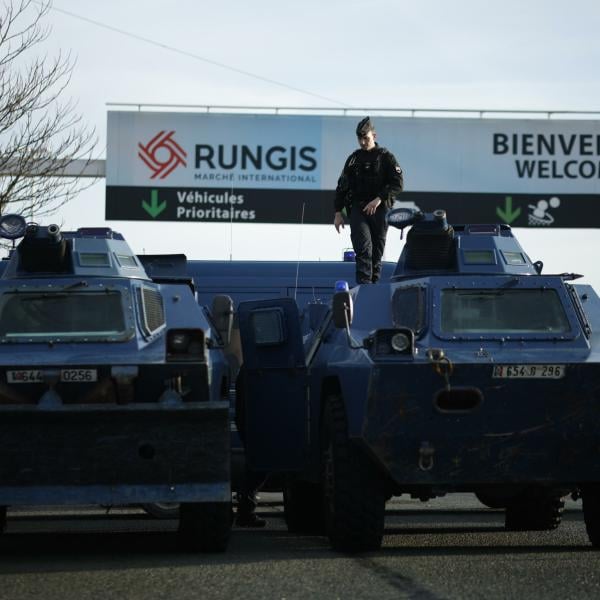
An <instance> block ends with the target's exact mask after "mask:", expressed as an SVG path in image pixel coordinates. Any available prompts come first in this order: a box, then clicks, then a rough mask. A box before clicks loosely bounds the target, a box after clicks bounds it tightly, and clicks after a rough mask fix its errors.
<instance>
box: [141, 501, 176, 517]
mask: <svg viewBox="0 0 600 600" xmlns="http://www.w3.org/2000/svg"><path fill="white" fill-rule="evenodd" d="M142 508H143V509H144V510H145V511H146V512H147V513H148V514H149V515H150V516H152V517H156V518H157V519H176V518H177V517H178V516H179V502H156V503H154V504H142Z"/></svg>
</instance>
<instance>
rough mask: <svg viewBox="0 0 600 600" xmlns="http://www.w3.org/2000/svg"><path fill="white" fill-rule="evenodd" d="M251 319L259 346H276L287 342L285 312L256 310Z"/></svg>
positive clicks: (275, 309) (273, 309) (271, 309)
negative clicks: (284, 327)
mask: <svg viewBox="0 0 600 600" xmlns="http://www.w3.org/2000/svg"><path fill="white" fill-rule="evenodd" d="M251 319H252V329H253V331H254V342H255V343H256V345H257V346H274V345H277V344H281V343H282V342H284V341H285V332H284V329H283V312H282V310H281V309H280V308H265V309H260V310H255V311H253V313H252V317H251Z"/></svg>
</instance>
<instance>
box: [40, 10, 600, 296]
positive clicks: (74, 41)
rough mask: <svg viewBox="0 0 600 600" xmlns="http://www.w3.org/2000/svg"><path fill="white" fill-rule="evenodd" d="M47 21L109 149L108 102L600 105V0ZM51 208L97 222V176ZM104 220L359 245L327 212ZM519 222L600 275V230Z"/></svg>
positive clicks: (217, 239) (107, 14)
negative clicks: (279, 217) (318, 221)
mask: <svg viewBox="0 0 600 600" xmlns="http://www.w3.org/2000/svg"><path fill="white" fill-rule="evenodd" d="M63 11H67V12H69V13H73V14H67V13H66V12H63ZM73 15H77V16H73ZM91 21H95V22H96V23H92V22H91ZM47 22H48V24H49V25H51V27H52V34H51V37H50V39H49V40H48V42H47V50H48V52H49V53H50V54H53V53H55V52H56V51H57V49H59V48H60V49H62V50H65V51H70V52H71V54H72V56H73V57H74V58H76V61H77V62H76V66H75V70H74V72H73V77H72V80H71V83H70V86H69V87H68V89H67V92H66V93H67V94H68V95H70V96H72V97H73V98H74V99H76V100H77V101H78V109H79V111H80V112H81V113H82V114H83V115H84V117H85V119H86V120H87V121H88V123H89V124H90V125H92V126H95V127H96V130H97V133H98V135H99V138H100V145H99V152H98V156H99V157H102V158H104V157H105V150H104V148H105V142H106V137H105V136H106V111H107V106H106V104H107V103H109V102H135V103H166V104H199V105H246V106H252V105H256V106H313V107H331V108H344V107H386V108H393V107H398V108H406V107H414V108H455V109H465V108H476V109H522V110H523V109H526V110H566V111H568V110H576V111H580V110H584V111H585V110H587V111H600V77H599V73H600V67H599V65H600V42H599V38H598V31H600V2H598V0H570V1H569V2H568V3H567V2H564V1H563V0H527V1H525V2H524V1H523V0H502V1H498V0H489V1H482V0H454V1H453V2H449V1H447V0H419V1H418V2H415V1H414V0H412V1H410V2H408V1H405V0H368V1H365V0H361V1H357V0H320V1H316V0H304V1H303V2H301V3H299V2H293V3H292V2H286V1H284V0H254V1H253V2H248V1H247V0H245V1H241V0H221V1H220V2H214V1H210V2H208V1H206V0H195V1H188V0H172V1H171V2H169V3H166V2H164V1H158V0H143V1H141V0H125V1H123V0H120V1H118V2H117V1H116V0H103V1H102V2H98V1H97V0H95V1H92V0H77V1H75V0H54V10H52V11H50V13H49V16H48V19H47ZM117 30H120V31H117ZM122 32H127V33H128V34H130V35H125V34H124V33H122ZM141 38H143V39H141ZM150 41H152V42H154V43H150ZM596 118H600V116H598V115H597V116H596ZM382 141H383V142H385V140H382ZM351 150H352V148H348V152H350V151H351ZM399 159H400V161H402V157H399ZM340 168H341V165H340ZM598 200H599V202H600V198H599V199H598ZM332 218H333V214H332ZM450 218H451V215H450ZM55 220H56V221H57V222H59V223H61V224H63V225H64V226H65V227H68V228H74V227H79V226H92V225H102V224H104V181H100V182H98V183H97V184H95V185H94V186H93V187H92V188H90V189H89V190H87V191H85V192H84V193H82V194H81V195H80V197H79V198H78V199H77V200H76V201H74V202H72V203H71V204H70V205H68V206H66V207H64V208H63V209H61V211H60V213H59V214H58V215H57V216H56V217H55ZM108 225H110V226H111V227H113V228H114V229H116V230H118V231H121V232H122V233H123V234H124V235H125V236H126V237H127V238H128V239H129V241H130V243H131V244H132V246H133V248H134V250H135V251H137V252H143V251H145V252H147V253H153V252H182V251H183V252H185V253H186V254H187V255H188V257H190V258H219V259H225V258H229V257H230V256H232V257H233V258H234V259H243V258H249V259H269V258H274V257H275V258H278V259H288V260H295V259H297V258H298V256H302V257H303V258H306V259H319V258H320V259H323V260H326V259H337V258H338V257H339V256H340V255H341V252H342V249H343V248H346V247H349V246H350V245H351V244H350V239H349V229H348V228H346V230H345V231H344V233H343V235H341V236H338V235H337V234H336V233H335V230H334V228H333V226H331V227H327V226H305V227H303V228H301V227H300V226H299V225H246V224H239V225H233V226H232V227H231V226H229V225H221V224H215V225H209V224H195V223H162V224H158V223H135V222H131V221H129V222H118V221H112V222H110V223H108ZM516 233H517V235H518V236H519V238H520V240H521V242H522V244H523V246H524V247H525V249H526V251H527V252H528V253H529V255H530V256H531V258H532V259H533V260H536V259H541V260H543V261H544V263H545V265H546V268H545V272H564V271H577V272H582V273H584V274H585V275H586V281H588V282H590V283H592V284H593V285H594V286H595V287H596V288H597V289H600V269H598V267H597V260H598V259H597V258H596V257H597V256H600V232H598V231H597V230H592V229H582V230H554V231H547V230H543V231H540V230H535V231H534V230H526V229H519V230H516ZM397 238H398V232H397V231H395V230H392V231H391V232H390V234H389V237H388V245H387V250H386V255H385V258H386V259H388V260H395V259H396V258H397V255H398V252H399V250H400V248H401V244H400V242H399V240H398V239H397Z"/></svg>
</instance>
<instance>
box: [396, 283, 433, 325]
mask: <svg viewBox="0 0 600 600" xmlns="http://www.w3.org/2000/svg"><path fill="white" fill-rule="evenodd" d="M424 296H425V288H423V287H418V286H410V287H401V288H397V289H396V291H395V292H394V295H393V296H392V318H393V320H394V325H395V326H396V327H408V328H409V329H412V330H413V331H414V332H415V334H418V333H419V332H420V331H422V330H423V328H424V326H425V302H424Z"/></svg>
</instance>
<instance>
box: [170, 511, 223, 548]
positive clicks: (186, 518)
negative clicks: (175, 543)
mask: <svg viewBox="0 0 600 600" xmlns="http://www.w3.org/2000/svg"><path fill="white" fill-rule="evenodd" d="M178 533H179V539H180V542H181V543H182V545H183V547H184V548H185V549H186V550H190V551H193V552H224V551H225V550H226V549H227V543H228V542H229V535H230V533H231V503H230V502H198V503H189V504H181V506H180V509H179V532H178Z"/></svg>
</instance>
